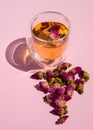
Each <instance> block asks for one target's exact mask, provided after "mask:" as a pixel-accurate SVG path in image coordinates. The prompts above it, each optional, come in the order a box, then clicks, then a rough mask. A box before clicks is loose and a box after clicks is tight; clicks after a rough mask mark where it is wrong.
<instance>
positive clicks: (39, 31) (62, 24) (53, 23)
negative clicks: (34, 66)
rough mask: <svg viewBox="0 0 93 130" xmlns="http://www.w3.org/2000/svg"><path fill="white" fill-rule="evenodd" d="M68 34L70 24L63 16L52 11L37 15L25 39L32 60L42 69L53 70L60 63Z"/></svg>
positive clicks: (66, 44)
mask: <svg viewBox="0 0 93 130" xmlns="http://www.w3.org/2000/svg"><path fill="white" fill-rule="evenodd" d="M69 33H70V22H69V19H68V18H67V17H66V16H65V15H64V14H61V13H58V12H53V11H46V12H42V13H39V14H37V15H36V16H35V17H34V18H33V19H32V22H31V23H30V26H29V32H28V36H27V37H26V40H27V45H28V49H29V52H30V55H31V57H32V58H33V60H35V61H36V62H37V63H38V64H39V65H40V66H42V67H43V68H49V67H51V68H53V67H55V66H57V65H58V64H60V63H62V62H63V60H64V53H65V51H66V49H67V46H68V36H69Z"/></svg>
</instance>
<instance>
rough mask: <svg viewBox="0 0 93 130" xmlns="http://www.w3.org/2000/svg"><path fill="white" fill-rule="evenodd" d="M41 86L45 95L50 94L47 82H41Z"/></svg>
mask: <svg viewBox="0 0 93 130" xmlns="http://www.w3.org/2000/svg"><path fill="white" fill-rule="evenodd" d="M39 86H40V88H41V89H42V91H43V92H44V93H47V92H49V84H48V82H46V81H42V82H39Z"/></svg>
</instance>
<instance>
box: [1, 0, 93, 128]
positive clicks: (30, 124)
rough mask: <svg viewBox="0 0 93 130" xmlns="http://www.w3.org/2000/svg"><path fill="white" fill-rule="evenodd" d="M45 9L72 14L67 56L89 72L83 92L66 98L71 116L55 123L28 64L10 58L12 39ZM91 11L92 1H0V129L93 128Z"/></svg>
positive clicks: (20, 35)
mask: <svg viewBox="0 0 93 130" xmlns="http://www.w3.org/2000/svg"><path fill="white" fill-rule="evenodd" d="M46 10H52V11H58V12H61V13H64V14H65V15H67V16H68V17H69V18H70V20H71V34H70V41H69V47H68V50H67V61H69V62H71V63H72V64H73V66H77V65H79V66H82V67H83V68H84V69H85V70H87V71H88V72H89V73H90V77H91V78H90V80H89V82H88V83H86V85H85V91H84V94H83V95H82V96H80V95H78V94H77V93H74V96H73V99H72V100H71V101H69V103H68V110H69V116H70V117H69V119H68V120H67V121H66V122H65V123H64V124H63V125H59V126H56V125H55V121H56V120H57V117H56V116H54V115H51V114H49V111H50V110H51V107H49V106H48V105H47V104H45V103H44V102H43V99H42V97H43V96H44V94H43V93H41V92H38V91H37V90H36V89H35V88H34V87H33V86H34V85H35V84H36V81H34V80H31V79H30V78H29V76H30V75H31V73H30V72H29V71H26V66H25V65H23V63H22V62H20V64H21V65H15V64H14V62H13V61H11V59H12V56H11V54H12V53H13V49H14V48H13V46H12V44H11V42H12V41H15V40H16V39H19V38H23V37H25V36H26V32H27V28H28V24H29V21H30V20H31V18H32V17H33V16H34V15H35V14H37V13H39V12H42V11H46ZM92 12H93V0H68V1H66V0H38V1H37V0H32V1H31V0H15V1H13V0H0V130H37V129H39V130H45V129H46V130H47V129H48V130H62V129H63V130H88V129H90V130H92V129H93V85H92V84H93V83H92V79H93V65H92V63H93V58H92V57H93V56H92V55H93V14H92ZM13 45H14V44H13ZM15 46H16V45H15ZM7 47H10V48H7ZM11 48H13V49H11ZM6 49H8V50H7V51H8V52H7V53H8V54H9V55H8V54H7V57H6V56H5V53H6ZM9 50H10V51H9ZM9 57H10V59H9ZM6 58H7V60H8V61H7V60H6ZM17 61H18V63H19V61H20V59H17ZM9 62H10V64H9ZM22 67H23V68H22ZM29 69H30V67H29V63H28V70H29ZM31 69H32V68H31ZM22 70H23V71H22Z"/></svg>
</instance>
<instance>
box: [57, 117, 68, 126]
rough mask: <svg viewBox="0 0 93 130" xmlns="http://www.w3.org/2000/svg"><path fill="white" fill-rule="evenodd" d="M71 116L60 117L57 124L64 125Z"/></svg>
mask: <svg viewBox="0 0 93 130" xmlns="http://www.w3.org/2000/svg"><path fill="white" fill-rule="evenodd" d="M68 117H69V116H67V115H66V116H62V117H60V118H59V119H58V120H57V121H56V124H63V123H64V122H65V121H66V120H67V118H68Z"/></svg>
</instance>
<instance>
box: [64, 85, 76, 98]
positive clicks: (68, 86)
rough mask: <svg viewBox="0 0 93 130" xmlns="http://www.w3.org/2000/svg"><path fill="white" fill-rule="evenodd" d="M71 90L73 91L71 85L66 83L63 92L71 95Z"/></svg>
mask: <svg viewBox="0 0 93 130" xmlns="http://www.w3.org/2000/svg"><path fill="white" fill-rule="evenodd" d="M73 92H74V90H73V88H72V86H71V85H67V86H66V88H65V94H66V95H68V96H70V97H71V96H72V95H73Z"/></svg>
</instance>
